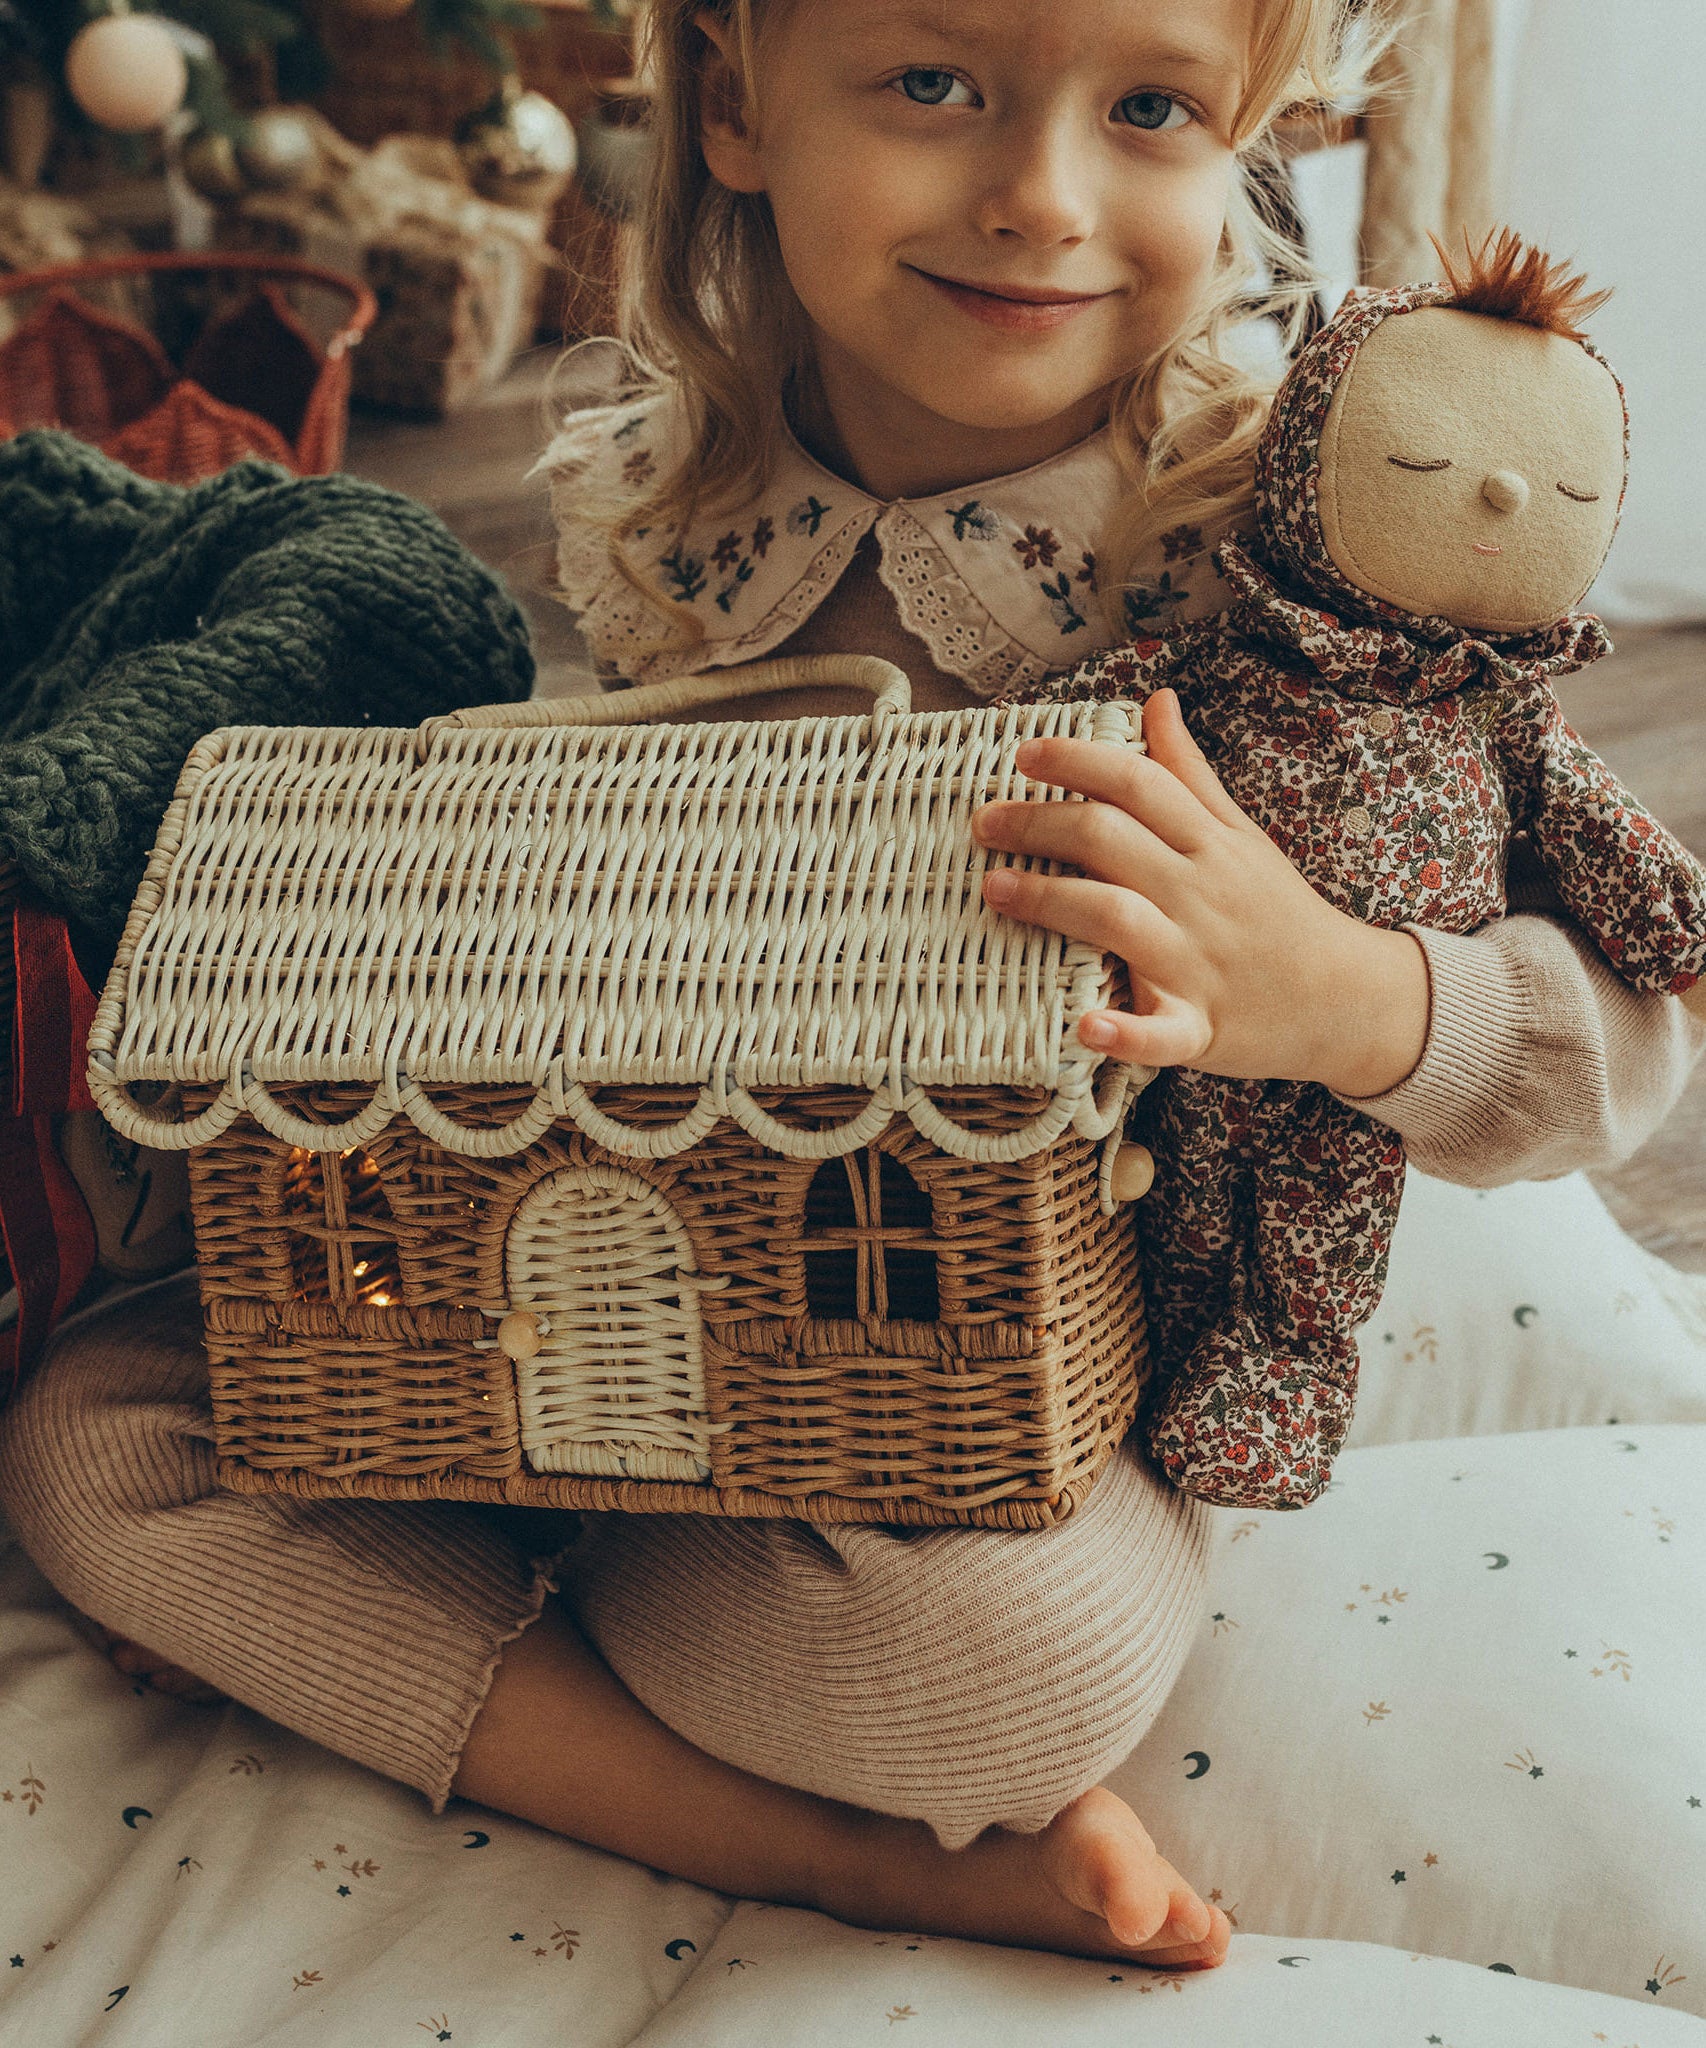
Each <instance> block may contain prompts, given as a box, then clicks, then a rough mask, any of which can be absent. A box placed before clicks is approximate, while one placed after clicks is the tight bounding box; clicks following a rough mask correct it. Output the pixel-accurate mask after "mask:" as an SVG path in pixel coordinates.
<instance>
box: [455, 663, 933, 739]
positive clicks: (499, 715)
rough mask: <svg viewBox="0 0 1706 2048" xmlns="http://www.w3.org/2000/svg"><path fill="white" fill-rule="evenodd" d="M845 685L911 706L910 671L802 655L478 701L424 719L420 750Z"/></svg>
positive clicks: (884, 713) (891, 706) (902, 707)
mask: <svg viewBox="0 0 1706 2048" xmlns="http://www.w3.org/2000/svg"><path fill="white" fill-rule="evenodd" d="M825 684H840V685H841V687H842V688H843V689H854V690H869V691H870V693H871V695H872V697H873V698H874V699H875V700H876V701H875V703H874V704H873V706H872V711H873V715H875V716H878V717H883V718H887V717H891V716H896V715H898V714H900V713H902V712H905V711H910V710H911V708H912V685H911V683H910V682H908V680H907V676H906V671H905V670H904V669H899V668H896V667H895V665H894V663H893V662H892V661H883V660H882V659H881V658H880V657H879V656H877V655H874V654H798V655H793V656H791V657H788V658H786V659H784V660H781V661H755V662H752V663H750V664H748V665H747V666H746V667H744V668H734V669H713V670H712V671H711V672H710V673H709V674H708V675H697V676H675V677H672V678H671V679H670V680H669V681H668V682H663V683H644V684H642V685H641V686H640V688H639V689H637V690H612V691H609V692H608V693H604V694H596V695H587V696H576V697H530V698H528V700H527V701H526V702H525V703H523V704H474V705H470V706H469V707H468V708H467V709H466V710H463V711H448V712H446V713H445V714H444V715H443V716H442V717H439V718H429V719H426V720H424V721H423V723H422V724H421V727H420V729H419V731H418V732H417V733H416V735H415V750H416V752H417V753H418V754H419V755H421V756H423V757H424V756H425V754H426V753H427V751H428V750H429V749H430V748H431V746H432V743H433V741H434V740H435V739H437V737H438V735H439V734H440V733H442V732H459V731H467V730H468V729H469V728H471V727H479V726H494V725H495V726H505V727H508V726H519V725H640V724H642V723H644V721H645V720H646V719H648V718H667V717H668V716H669V715H670V713H671V712H674V711H689V710H692V709H693V708H694V707H695V706H696V705H699V704H728V703H732V702H734V700H735V699H736V698H739V697H763V696H768V695H769V694H770V692H771V691H773V690H786V689H799V688H807V687H813V686H817V687H821V686H823V685H825Z"/></svg>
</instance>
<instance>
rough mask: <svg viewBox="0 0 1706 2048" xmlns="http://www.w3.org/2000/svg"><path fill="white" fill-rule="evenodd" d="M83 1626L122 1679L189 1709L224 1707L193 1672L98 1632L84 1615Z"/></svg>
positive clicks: (106, 1630)
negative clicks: (185, 1704)
mask: <svg viewBox="0 0 1706 2048" xmlns="http://www.w3.org/2000/svg"><path fill="white" fill-rule="evenodd" d="M83 1626H84V1628H85V1630H86V1631H87V1632H88V1634H89V1635H90V1636H91V1637H92V1638H93V1639H94V1641H95V1642H96V1643H97V1644H98V1645H99V1647H100V1648H101V1649H102V1650H104V1651H105V1652H106V1654H107V1656H108V1657H110V1658H111V1659H112V1662H113V1664H114V1665H115V1666H116V1667H117V1668H118V1669H119V1670H120V1671H122V1672H123V1673H124V1675H125V1677H126V1678H135V1679H140V1680H141V1682H142V1683H143V1684H144V1685H146V1686H147V1687H148V1688H149V1689H150V1690H151V1691H153V1692H160V1693H165V1694H167V1695H168V1696H169V1697H170V1698H172V1699H175V1700H187V1701H188V1702H189V1703H190V1704H191V1705H192V1706H197V1707H218V1706H223V1705H224V1703H225V1694H224V1693H222V1692H220V1691H219V1690H218V1689H217V1688H216V1687H214V1686H211V1685H209V1684H208V1683H207V1682H206V1680H205V1679H201V1678H197V1677H196V1675H195V1673H194V1672H193V1671H186V1670H185V1669H184V1667H183V1666H182V1665H181V1664H173V1663H172V1662H170V1661H169V1660H168V1659H167V1658H165V1657H162V1656H159V1655H158V1654H156V1652H155V1651H153V1650H148V1649H144V1648H143V1646H142V1644H141V1643H133V1642H132V1641H131V1640H130V1639H129V1637H128V1636H115V1635H114V1634H113V1632H112V1630H111V1629H110V1628H102V1626H101V1625H100V1623H99V1622H98V1621H91V1620H90V1619H89V1617H88V1616H87V1615H85V1616H84V1617H83Z"/></svg>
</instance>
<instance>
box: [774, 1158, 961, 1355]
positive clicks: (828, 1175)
mask: <svg viewBox="0 0 1706 2048" xmlns="http://www.w3.org/2000/svg"><path fill="white" fill-rule="evenodd" d="M805 1257H806V1308H807V1311H808V1313H809V1314H811V1315H813V1316H817V1317H820V1318H823V1319H825V1320H833V1321H851V1320H853V1319H855V1318H862V1317H866V1316H871V1317H875V1318H876V1319H877V1320H878V1321H880V1322H919V1323H933V1322H935V1321H936V1319H937V1317H938V1316H939V1314H940V1312H941V1310H940V1302H939V1297H938V1294H937V1286H936V1239H935V1228H934V1219H933V1217H932V1215H931V1209H930V1197H929V1196H928V1195H927V1194H926V1193H925V1191H924V1189H923V1188H921V1187H920V1186H919V1185H918V1183H917V1181H915V1180H914V1179H913V1177H912V1175H911V1174H910V1173H908V1172H907V1170H906V1168H905V1167H904V1166H902V1165H901V1163H900V1161H899V1160H898V1159H896V1158H895V1157H894V1156H893V1154H892V1153H888V1152H877V1151H869V1150H867V1151H864V1152H852V1153H849V1154H848V1155H847V1157H846V1158H844V1159H826V1160H825V1161H824V1162H823V1164H822V1166H820V1167H819V1168H818V1170H817V1172H816V1173H815V1174H814V1175H813V1176H812V1182H811V1186H810V1187H809V1188H808V1189H807V1190H806V1218H805Z"/></svg>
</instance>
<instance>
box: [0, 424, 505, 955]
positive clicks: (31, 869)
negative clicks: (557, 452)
mask: <svg viewBox="0 0 1706 2048" xmlns="http://www.w3.org/2000/svg"><path fill="white" fill-rule="evenodd" d="M532 680H533V656H532V653H531V651H530V649H529V647H528V641H527V627H526V624H525V622H524V621H523V619H522V617H521V614H520V613H519V612H518V611H517V609H516V607H515V604H514V603H513V601H512V600H511V599H510V597H509V596H508V594H507V593H506V591H505V590H504V588H503V585H502V584H501V583H500V582H499V581H498V579H497V578H496V577H495V576H494V575H492V573H491V572H490V571H489V570H488V569H486V568H484V567H483V566H482V565H481V564H480V563H479V562H477V561H476V560H475V559H474V557H473V556H472V555H470V554H469V553H468V551H467V550H466V549H465V548H464V547H463V546H462V545H461V544H460V542H458V541H457V540H456V539H455V538H454V536H453V535H452V534H451V533H450V531H449V530H448V529H447V528H446V527H445V526H444V525H443V524H442V523H441V522H440V521H439V520H438V519H437V518H435V517H434V515H433V514H432V513H430V512H428V511H427V510H426V509H425V508H424V507H423V506H420V505H417V504H414V503H412V502H411V501H410V500H409V499H407V498H403V497H399V496H398V495H397V494H396V493H395V492H393V491H386V490H381V489H379V488H378V486H377V485H374V484H367V483H361V482H358V481H357V480H356V479H355V478H354V477H348V476H321V477H293V476H290V475H289V474H287V473H286V472H285V471H284V470H282V469H279V468H276V467H275V466H274V465H272V464H270V463H265V462H242V463H239V464H237V466H236V467H235V468H233V469H229V470H227V471H225V473H224V474H223V475H221V476H216V477H212V478H210V479H209V480H208V481H207V482H205V483H201V484H196V485H194V486H192V487H190V488H188V489H184V488H181V487H179V486H177V485H174V484H157V483H150V482H148V481H147V480H146V479H145V478H143V477H139V476H135V475H133V474H132V473H131V472H130V471H129V470H127V469H123V468H121V467H120V466H119V465H118V464H117V463H116V462H109V461H108V460H107V458H106V457H105V456H103V455H100V454H98V453H97V452H96V451H95V450H94V449H92V448H89V447H86V446H85V445H84V444H83V443H82V442H81V441H77V440H74V439H72V437H71V436H70V435H68V434H60V433H39V432H38V433H28V434H21V435H19V436H18V437H17V439H15V440H12V441H8V442H4V443H0V859H5V858H7V857H10V858H11V859H12V860H14V861H16V863H17V865H18V867H19V869H20V870H21V871H22V872H23V874H24V875H25V876H26V877H27V878H28V880H29V881H30V882H32V883H33V884H34V885H35V887H36V888H37V889H38V890H39V891H40V892H41V894H42V895H43V896H44V897H45V898H46V899H47V900H48V902H49V903H50V904H52V905H53V906H54V907H55V908H56V909H58V910H60V911H61V912H63V913H64V915H65V916H66V917H67V919H68V920H70V921H71V923H72V925H73V928H74V929H76V930H77V931H78V934H79V938H80V939H81V940H82V941H83V942H84V944H85V946H86V947H87V949H88V951H89V953H90V954H91V956H93V955H95V954H97V953H100V954H106V955H109V956H110V951H111V948H112V946H113V945H114V944H116V942H117V939H118V935H119V933H120V931H121V930H122V929H123V925H124V920H125V915H126V913H127V911H128V910H129V908H130V901H131V898H132V896H134V894H135V893H136V886H137V884H138V882H140V880H141V879H142V870H143V867H144V865H145V864H146V862H147V858H148V853H149V849H150V848H151V847H152V846H153V843H154V836H155V833H156V831H157V830H158V828H159V824H160V819H161V816H162V815H163V813H164V811H165V809H166V806H167V804H168V803H169V802H170V801H171V796H172V791H173V788H174V787H175V786H176V783H177V779H178V771H179V769H180V768H181V767H182V766H183V761H184V756H185V755H186V754H187V753H188V752H189V750H190V748H191V747H192V746H193V745H194V744H195V742H196V741H197V740H198V739H200V738H201V737H202V735H203V734H205V733H208V732H211V731H213V730H214V728H215V727H217V726H222V725H414V724H416V723H418V721H419V720H421V719H422V718H426V717H428V716H430V715H432V714H434V713H437V712H443V711H452V710H455V709H456V708H458V707H459V706H461V705H464V704H493V703H499V702H507V701H512V700H514V699H515V698H518V697H525V696H526V695H527V692H528V689H529V687H530V686H531V684H532ZM90 942H92V943H90ZM102 964H104V963H102Z"/></svg>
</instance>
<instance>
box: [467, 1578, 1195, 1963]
mask: <svg viewBox="0 0 1706 2048" xmlns="http://www.w3.org/2000/svg"><path fill="white" fill-rule="evenodd" d="M454 1789H455V1791H457V1792H458V1793H459V1794H460V1795H461V1796H462V1797H463V1798H464V1799H474V1800H478V1801H479V1802H480V1803H481V1804H482V1805H484V1806H493V1807H496V1808H497V1809H498V1810H499V1812H502V1813H513V1814H518V1815H520V1816H521V1818H522V1819H524V1820H530V1821H533V1822H535V1823H537V1824H538V1825H539V1826H541V1827H547V1828H553V1829H555V1830H556V1831H557V1832H558V1833H559V1834H564V1835H570V1836H573V1837H574V1838H575V1840H577V1841H581V1842H590V1843H592V1844H593V1845H594V1846H595V1847H596V1848H600V1849H609V1850H611V1851H613V1852H614V1853H615V1854H617V1855H619V1856H631V1857H633V1858H634V1859H635V1860H636V1861H637V1862H640V1863H646V1864H649V1865H650V1866H651V1867H652V1868H653V1869H654V1870H667V1871H668V1872H670V1873H671V1875H673V1876H676V1877H684V1878H687V1879H688V1880H690V1881H691V1882H692V1883H694V1884H703V1885H710V1886H712V1887H713V1888H714V1889H716V1890H718V1891H723V1892H731V1893H733V1894H735V1895H736V1896H737V1897H740V1898H748V1899H772V1900H774V1901H775V1902H776V1903H777V1904H779V1905H789V1906H815V1907H816V1908H817V1909H818V1910H819V1911H820V1912H824V1913H831V1914H833V1915H834V1916H835V1917H836V1918H837V1919H839V1920H847V1921H850V1922H852V1924H853V1925H854V1926H857V1927H890V1928H901V1929H906V1930H908V1931H917V1932H923V1933H929V1934H949V1935H959V1936H962V1937H963V1938H965V1939H966V1940H969V1941H995V1942H1004V1943H1007V1944H1009V1945H1010V1946H1013V1947H1019V1948H1047V1949H1055V1950H1058V1951H1059V1952H1061V1953H1062V1954H1065V1955H1078V1956H1106V1957H1108V1958H1109V1959H1110V1960H1113V1961H1117V1962H1126V1963H1133V1962H1136V1963H1144V1964H1148V1965H1151V1966H1153V1967H1155V1968H1158V1969H1212V1968H1213V1967H1214V1965H1215V1964H1217V1963H1219V1962H1222V1961H1224V1960H1225V1956H1226V1946H1227V1942H1228V1940H1229V1938H1230V1934H1231V1929H1230V1926H1229V1924H1228V1922H1227V1918H1226V1915H1225V1914H1224V1913H1222V1912H1221V1911H1220V1909H1219V1907H1218V1906H1211V1905H1208V1904H1206V1903H1205V1902H1204V1901H1203V1900H1202V1899H1200V1898H1198V1897H1197V1895H1196V1893H1195V1892H1194V1891H1192V1890H1191V1888H1190V1886H1189V1885H1188V1884H1186V1883H1185V1881H1184V1879H1183V1878H1182V1877H1180V1875H1179V1873H1178V1872H1177V1871H1176V1870H1175V1869H1174V1868H1173V1866H1172V1865H1171V1864H1170V1863H1168V1862H1167V1861H1166V1860H1165V1859H1164V1858H1163V1857H1162V1856H1161V1855H1160V1853H1159V1852H1158V1851H1157V1849H1156V1847H1155V1844H1154V1843H1153V1842H1152V1841H1151V1840H1150V1839H1149V1836H1148V1834H1147V1832H1146V1831H1145V1829H1144V1827H1143V1824H1142V1822H1141V1821H1140V1820H1139V1819H1138V1817H1137V1815H1136V1814H1135V1813H1133V1812H1132V1810H1131V1808H1130V1807H1129V1806H1127V1805H1126V1803H1125V1802H1124V1800H1122V1799H1117V1798H1116V1797H1115V1796H1114V1794H1113V1793H1112V1792H1108V1791H1104V1790H1102V1789H1101V1788H1100V1787H1097V1788H1095V1789H1093V1790H1091V1791H1089V1792H1085V1793H1083V1794H1082V1795H1081V1796H1080V1797H1079V1798H1077V1799H1075V1800H1074V1801H1073V1802H1072V1804H1071V1805H1070V1806H1068V1807H1066V1808H1065V1809H1064V1810H1063V1811H1062V1812H1061V1813H1058V1814H1057V1815H1056V1816H1055V1818H1054V1819H1053V1820H1052V1821H1051V1822H1050V1823H1049V1825H1048V1826H1047V1827H1046V1828H1044V1829H1043V1830H1042V1832H1041V1833H1040V1834H1035V1835H1018V1834H1010V1833H1008V1832H1007V1831H1006V1830H1005V1829H1003V1828H989V1829H986V1830H985V1832H984V1833H983V1834H981V1835H979V1836H978V1838H977V1840H976V1841H975V1842H973V1843H971V1844H970V1845H969V1846H968V1847H967V1848H964V1849H944V1848H943V1847H942V1845H941V1843H940V1842H938V1841H937V1839H936V1837H935V1835H934V1834H933V1833H932V1832H931V1830H930V1828H929V1827H927V1826H926V1825H925V1823H924V1822H923V1821H917V1820H899V1819H896V1818H894V1817H892V1816H890V1815H886V1814H880V1813H869V1812H865V1811H863V1810H861V1809H860V1808H858V1807H854V1806H847V1805H843V1804H841V1803H840V1802H839V1801H836V1800H832V1799H823V1798H819V1797H817V1796H816V1795H814V1794H812V1793H809V1792H800V1791H795V1790H792V1789H790V1788H789V1787H788V1786H785V1785H775V1784H771V1783H770V1782H768V1781H767V1780H766V1779H763V1778H758V1777H754V1776H752V1775H751V1774H749V1773H748V1772H746V1771H742V1770H740V1769H738V1768H737V1767H736V1766H734V1765H732V1764H728V1763H723V1762H720V1761H719V1760H718V1759H717V1758H715V1757H712V1756H708V1755H707V1754H706V1753H705V1752H704V1751H703V1750H700V1749H696V1748H694V1747H693V1745H692V1744H691V1743H689V1742H687V1741H685V1740H684V1739H683V1738H682V1737H681V1736H679V1735H677V1734H676V1733H675V1732H674V1731H673V1730H672V1729H670V1728H667V1727H666V1726H665V1725H664V1724H663V1722H661V1721H659V1720H657V1719H656V1718H655V1717H654V1716H653V1715H652V1714H650V1713H649V1712H648V1711H647V1710H646V1708H645V1707H643V1706H642V1705H641V1704H640V1702H639V1701H638V1700H637V1699H635V1698H634V1696H633V1694H632V1693H630V1692H628V1691H627V1690H626V1689H625V1688H624V1687H623V1685H622V1684H621V1683H620V1681H619V1680H618V1679H617V1678H616V1676H615V1674H614V1673H613V1672H612V1671H611V1670H610V1669H609V1667H608V1666H607V1665H606V1664H605V1663H604V1661H603V1660H602V1658H600V1657H599V1656H598V1654H597V1653H596V1652H595V1651H594V1650H593V1649H592V1648H591V1646H590V1645H589V1644H587V1643H586V1642H585V1641H584V1640H583V1639H582V1637H581V1636H580V1634H579V1633H578V1631H577V1630H576V1629H575V1627H574V1625H573V1624H572V1622H571V1621H570V1620H569V1619H568V1617H567V1615H566V1614H565V1613H564V1612H563V1611H562V1610H561V1609H560V1608H558V1607H547V1608H546V1610H545V1612H544V1613H543V1614H542V1615H541V1616H540V1617H539V1619H538V1620H537V1621H536V1622H535V1623H534V1624H533V1626H532V1627H531V1628H530V1629H527V1630H526V1631H525V1632H524V1633H523V1634H522V1635H520V1636H518V1637H517V1638H516V1639H515V1640H514V1641H513V1642H511V1643H509V1644H508V1645H507V1646H506V1647H505V1649H504V1653H503V1659H502V1662H501V1663H500V1664H499V1665H498V1668H497V1671H496V1673H495V1675H494V1677H493V1679H492V1685H491V1690H490V1691H489V1692H488V1693H487V1695H486V1699H485V1703H484V1705H483V1706H482V1707H481V1708H480V1710H479V1712H478V1713H477V1714H476V1715H475V1717H474V1723H473V1726H472V1727H471V1728H470V1729H469V1731H468V1739H467V1741H466V1743H465V1744H464V1746H463V1750H462V1759H461V1762H460V1764H459V1765H458V1767H457V1772H456V1779H455V1785H454Z"/></svg>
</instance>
